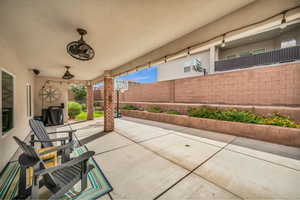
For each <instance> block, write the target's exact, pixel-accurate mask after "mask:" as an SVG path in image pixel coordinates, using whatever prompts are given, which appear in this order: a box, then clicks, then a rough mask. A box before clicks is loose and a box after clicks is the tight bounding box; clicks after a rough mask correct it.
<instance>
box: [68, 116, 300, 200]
mask: <svg viewBox="0 0 300 200" xmlns="http://www.w3.org/2000/svg"><path fill="white" fill-rule="evenodd" d="M115 123H116V130H115V131H114V132H111V133H103V132H101V128H100V127H101V126H103V119H97V120H94V121H87V122H83V123H77V124H72V125H70V126H71V127H72V129H78V131H77V133H76V134H77V137H78V138H79V139H80V140H81V142H83V143H85V144H86V146H87V147H88V149H89V150H93V151H95V152H96V156H95V160H96V161H97V162H98V164H99V166H100V167H101V169H102V170H103V171H104V173H105V175H106V176H107V178H108V180H109V181H110V183H111V184H112V186H113V188H114V190H113V191H112V192H111V193H110V194H109V195H106V196H103V197H101V198H100V199H101V200H102V199H143V200H145V199H171V200H176V199H178V200H182V199H300V190H299V185H300V149H299V148H293V147H287V146H282V145H277V144H271V143H266V142H261V141H256V140H251V139H246V138H240V137H235V136H230V135H224V134H221V133H214V132H209V131H204V130H197V129H192V128H186V127H181V126H175V125H170V124H165V123H160V122H153V121H147V120H141V119H134V118H128V117H123V118H122V119H116V120H115ZM65 128H66V129H68V128H69V126H66V127H65Z"/></svg>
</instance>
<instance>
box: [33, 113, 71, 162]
mask: <svg viewBox="0 0 300 200" xmlns="http://www.w3.org/2000/svg"><path fill="white" fill-rule="evenodd" d="M29 125H30V127H31V129H32V131H33V132H34V134H33V135H31V140H30V143H31V145H32V146H34V144H35V143H37V142H38V143H40V144H41V148H48V149H51V148H53V147H55V145H54V144H53V143H54V142H61V145H63V146H65V145H67V147H68V148H64V149H62V150H61V151H58V154H59V155H61V156H62V161H63V162H65V161H68V160H69V159H70V153H71V152H72V150H73V147H74V141H73V133H74V132H76V130H66V131H56V132H48V131H47V130H46V128H45V126H44V124H43V123H42V122H41V121H38V120H34V119H30V120H29ZM61 133H68V137H59V138H55V139H51V138H50V137H49V135H51V134H61ZM35 136H36V137H37V140H36V139H35Z"/></svg>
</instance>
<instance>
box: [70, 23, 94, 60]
mask: <svg viewBox="0 0 300 200" xmlns="http://www.w3.org/2000/svg"><path fill="white" fill-rule="evenodd" d="M77 32H78V33H79V35H80V39H79V40H77V41H73V42H70V43H69V44H68V45H67V52H68V53H69V54H70V55H71V56H72V57H73V58H76V59H78V60H84V61H86V60H91V59H92V58H94V56H95V51H94V49H93V48H92V47H91V46H90V45H88V44H87V43H86V42H85V41H84V40H83V36H84V35H86V34H87V31H86V30H84V29H81V28H78V29H77Z"/></svg>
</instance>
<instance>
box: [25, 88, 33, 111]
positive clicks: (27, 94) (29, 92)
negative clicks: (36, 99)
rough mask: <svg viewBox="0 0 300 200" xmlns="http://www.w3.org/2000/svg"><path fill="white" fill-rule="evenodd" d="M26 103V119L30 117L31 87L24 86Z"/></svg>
mask: <svg viewBox="0 0 300 200" xmlns="http://www.w3.org/2000/svg"><path fill="white" fill-rule="evenodd" d="M26 103H27V117H31V115H32V113H31V110H32V108H31V107H32V105H31V85H30V84H27V85H26Z"/></svg>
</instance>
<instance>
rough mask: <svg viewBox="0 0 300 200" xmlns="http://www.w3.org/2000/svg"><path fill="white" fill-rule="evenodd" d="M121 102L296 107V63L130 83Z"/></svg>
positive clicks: (299, 69) (299, 85)
mask: <svg viewBox="0 0 300 200" xmlns="http://www.w3.org/2000/svg"><path fill="white" fill-rule="evenodd" d="M99 100H100V99H99ZM121 101H128V102H176V103H208V104H239V105H275V106H276V105H283V106H300V63H293V64H284V65H279V66H269V67H261V68H252V69H247V70H239V71H232V72H224V73H217V74H211V75H207V76H200V77H193V78H184V79H176V80H172V81H161V82H157V83H151V84H140V85H132V86H129V90H128V91H127V92H125V93H124V94H121Z"/></svg>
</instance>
